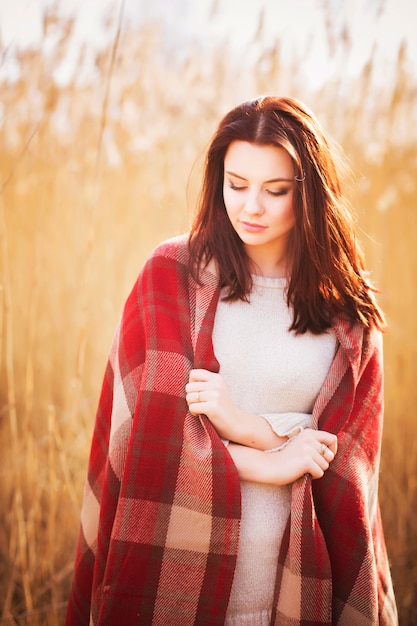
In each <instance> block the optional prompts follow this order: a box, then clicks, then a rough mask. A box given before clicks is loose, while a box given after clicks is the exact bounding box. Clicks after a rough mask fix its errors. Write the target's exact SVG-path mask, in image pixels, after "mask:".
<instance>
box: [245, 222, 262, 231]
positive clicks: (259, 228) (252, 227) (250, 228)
mask: <svg viewBox="0 0 417 626" xmlns="http://www.w3.org/2000/svg"><path fill="white" fill-rule="evenodd" d="M240 224H241V226H242V228H243V229H244V230H246V232H248V233H260V232H262V231H264V230H265V229H266V226H262V224H252V223H251V222H240Z"/></svg>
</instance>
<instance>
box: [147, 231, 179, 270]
mask: <svg viewBox="0 0 417 626" xmlns="http://www.w3.org/2000/svg"><path fill="white" fill-rule="evenodd" d="M188 240H189V234H188V233H184V234H182V235H178V236H176V237H172V238H170V239H166V240H165V241H162V242H161V243H159V244H158V245H157V246H156V248H154V250H153V251H152V252H151V254H150V255H149V257H148V261H147V262H152V261H154V260H156V259H171V260H172V261H176V262H178V263H182V264H188V259H189V252H188Z"/></svg>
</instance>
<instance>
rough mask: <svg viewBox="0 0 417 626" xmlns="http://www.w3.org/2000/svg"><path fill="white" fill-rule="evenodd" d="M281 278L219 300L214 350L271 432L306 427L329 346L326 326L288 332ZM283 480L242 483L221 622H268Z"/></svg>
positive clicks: (239, 395) (243, 404) (233, 390)
mask: <svg viewBox="0 0 417 626" xmlns="http://www.w3.org/2000/svg"><path fill="white" fill-rule="evenodd" d="M285 286H286V280H285V279H282V278H265V277H260V276H255V277H254V288H253V290H252V293H251V298H250V303H249V304H248V303H246V302H241V301H238V302H232V303H226V302H223V301H220V302H219V305H218V307H217V312H216V319H215V324H214V332H213V345H214V352H215V354H216V357H217V359H218V361H219V363H220V373H221V375H222V376H223V378H224V380H225V382H226V384H227V386H228V389H229V392H230V394H231V397H232V399H233V400H234V402H235V403H236V405H237V406H239V407H240V408H241V409H242V410H244V411H248V412H252V413H257V414H261V415H263V416H264V417H265V418H266V419H267V420H268V421H269V423H270V424H271V426H272V427H273V429H274V430H275V432H277V433H278V434H280V435H287V434H289V433H291V432H293V431H294V429H296V428H297V427H300V426H301V427H302V428H305V427H308V426H309V425H310V423H311V413H312V410H313V406H314V402H315V400H316V397H317V395H318V392H319V390H320V388H321V386H322V384H323V382H324V379H325V378H326V375H327V372H328V370H329V367H330V364H331V362H332V360H333V357H334V354H335V351H336V344H337V342H336V338H335V335H334V333H333V332H330V331H329V332H327V333H323V334H322V335H313V334H312V333H305V334H304V335H295V334H294V333H293V332H291V333H290V332H289V331H288V328H289V326H290V324H291V321H292V311H291V310H289V309H288V307H287V304H286V299H285ZM290 489H291V488H290V486H285V487H275V486H273V485H262V484H259V483H250V482H244V481H242V482H241V491H242V519H241V531H240V543H239V552H238V558H237V566H236V572H235V577H234V581H233V586H232V592H231V596H230V601H229V606H228V611H227V616H226V625H227V626H246V625H248V626H249V625H251V626H260V625H262V626H263V625H269V624H270V617H271V606H272V601H273V592H274V583H275V574H276V566H277V558H278V551H279V547H280V543H281V538H282V533H283V531H284V527H285V524H286V521H287V519H288V515H289V510H290Z"/></svg>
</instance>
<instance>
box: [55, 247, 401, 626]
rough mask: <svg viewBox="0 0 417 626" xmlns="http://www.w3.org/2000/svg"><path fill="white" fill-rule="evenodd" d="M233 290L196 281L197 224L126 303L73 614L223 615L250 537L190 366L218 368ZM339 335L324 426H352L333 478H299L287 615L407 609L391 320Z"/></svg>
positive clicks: (100, 427)
mask: <svg viewBox="0 0 417 626" xmlns="http://www.w3.org/2000/svg"><path fill="white" fill-rule="evenodd" d="M218 298H219V289H218V280H217V277H216V274H215V273H213V272H212V271H211V270H210V269H209V268H208V269H207V270H206V271H205V273H204V276H203V284H202V285H201V286H197V285H196V284H195V282H194V281H192V280H191V278H190V276H189V273H188V253H187V243H186V238H185V237H180V238H176V239H173V240H170V241H169V242H165V243H163V244H161V245H160V246H158V248H157V249H156V250H155V251H154V253H153V254H152V255H151V257H150V258H149V260H148V262H147V263H146V264H145V267H144V269H143V270H142V272H141V273H140V275H139V277H138V280H137V282H136V284H135V286H134V288H133V290H132V292H131V294H130V296H129V298H128V300H127V302H126V305H125V308H124V311H123V315H122V319H121V321H120V324H119V326H118V329H117V332H116V335H115V339H114V342H113V346H112V349H111V354H110V357H109V362H108V365H107V369H106V373H105V377H104V382H103V387H102V392H101V396H100V402H99V407H98V411H97V417H96V423H95V429H94V435H93V440H92V447H91V454H90V460H89V467H88V478H87V482H86V487H85V494H84V500H83V505H82V512H81V530H80V535H79V542H78V548H77V554H76V559H75V571H74V576H73V581H72V589H71V595H70V599H69V604H68V611H67V621H66V623H67V626H70V625H74V626H75V625H77V626H78V625H81V624H86V625H87V624H95V625H98V624H100V625H103V626H104V625H105V626H109V625H110V626H111V625H113V626H120V625H121V624H126V625H130V624H144V625H147V624H152V625H161V626H162V625H164V626H165V625H167V624H170V625H171V624H172V625H178V626H188V625H192V624H198V625H200V624H201V625H203V624H207V625H210V624H213V625H214V624H222V623H223V622H224V616H225V612H226V609H227V603H228V597H229V593H230V588H231V584H232V579H233V572H234V566H235V561H236V552H237V547H238V535H239V518H240V488H239V479H238V476H237V473H236V469H235V466H234V464H233V462H232V460H231V458H230V456H229V453H228V452H227V449H226V448H225V447H224V445H223V444H222V442H221V441H220V439H219V437H218V436H217V434H216V432H215V431H214V429H213V427H212V426H211V424H210V422H209V421H208V420H207V418H205V417H204V416H201V417H200V418H196V417H193V416H192V415H191V414H190V413H189V412H188V408H187V403H186V400H185V391H184V388H185V384H186V382H187V381H188V375H189V372H190V370H191V369H192V368H200V367H201V368H205V369H209V370H212V371H217V370H218V363H217V361H216V359H215V356H214V353H213V346H212V341H211V333H212V328H213V322H214V316H215V311H216V306H217V302H218ZM335 331H336V333H337V336H338V339H339V342H340V348H339V350H338V352H337V355H336V357H335V360H334V362H333V364H332V367H331V370H330V372H329V375H328V377H327V379H326V382H325V384H324V386H323V388H322V390H321V392H320V394H319V397H318V399H317V402H316V405H315V409H314V414H313V420H314V423H315V425H316V426H318V427H320V428H323V429H326V430H329V431H331V432H334V433H336V434H337V435H338V437H339V452H338V454H337V456H336V459H335V461H334V462H333V463H332V466H331V468H330V469H329V470H328V471H327V472H326V474H325V476H324V477H323V478H322V479H320V480H317V481H311V480H310V479H309V478H308V477H305V478H303V479H300V480H298V481H297V482H296V483H295V484H294V486H293V491H292V494H293V495H292V508H291V517H290V520H289V523H288V527H287V531H286V533H285V536H284V541H283V544H282V550H281V558H280V565H279V568H278V573H277V585H276V590H277V591H276V608H275V612H274V618H273V622H272V623H275V624H279V625H280V626H282V625H286V624H288V625H290V624H291V625H305V626H307V625H313V624H340V625H345V626H352V625H356V624H357V625H361V626H368V625H371V624H372V625H376V624H381V625H387V626H388V625H389V626H392V625H394V624H396V623H397V618H396V610H395V602H394V596H393V592H392V585H391V579H390V573H389V566H388V561H387V556H386V550H385V543H384V537H383V531H382V526H381V521H380V515H379V508H378V503H377V484H378V465H379V450H380V441H381V427H382V410H383V407H382V366H381V343H380V334H379V333H376V332H375V333H371V334H366V335H365V334H364V333H363V331H362V329H361V328H360V327H359V326H355V327H353V328H349V326H348V325H347V324H346V323H344V322H342V321H340V322H339V323H338V324H337V325H336V326H335Z"/></svg>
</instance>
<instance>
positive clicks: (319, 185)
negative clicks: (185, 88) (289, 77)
mask: <svg viewBox="0 0 417 626" xmlns="http://www.w3.org/2000/svg"><path fill="white" fill-rule="evenodd" d="M233 141H247V142H250V143H253V144H256V145H272V146H277V147H281V148H284V149H285V150H287V152H288V153H289V155H290V156H291V158H292V160H293V163H294V170H295V181H296V189H295V193H294V212H295V218H296V219H295V226H294V229H293V231H292V233H291V238H290V249H289V254H290V255H291V260H292V273H291V278H290V280H289V286H288V291H287V300H288V304H289V305H292V307H293V311H294V316H293V322H292V325H291V327H290V329H291V330H294V331H295V332H296V333H304V332H306V331H307V330H310V331H312V332H313V333H321V332H323V331H325V330H326V329H327V328H329V327H330V326H331V324H332V320H333V318H334V317H335V316H337V315H344V316H346V317H348V318H349V319H351V320H352V321H359V322H361V323H362V324H363V325H364V326H365V327H367V328H370V327H372V326H375V327H377V328H383V327H384V317H383V313H382V312H381V310H380V308H379V307H378V305H377V303H376V301H375V297H374V292H375V289H374V288H373V287H372V285H371V284H370V282H369V280H368V279H367V276H366V273H365V266H364V258H363V254H362V251H361V249H360V247H359V245H358V242H357V240H356V236H355V232H354V221H353V218H352V216H351V213H350V210H349V207H348V206H347V202H346V198H345V197H344V195H343V194H342V191H341V185H340V176H339V173H338V167H337V158H336V155H335V154H334V152H333V150H332V149H331V147H330V141H329V140H328V139H327V138H326V136H325V134H324V132H323V130H322V128H321V126H320V124H319V122H318V121H317V119H316V118H315V116H314V115H313V113H312V112H311V111H310V110H309V109H308V108H307V107H306V106H305V105H304V104H302V103H301V102H300V101H298V100H295V99H293V98H279V97H272V96H266V97H262V98H258V99H256V100H251V101H249V102H245V103H243V104H241V105H239V106H237V107H235V108H234V109H232V110H231V111H230V112H229V113H227V114H226V115H225V117H224V118H223V119H222V120H221V122H220V124H219V126H218V128H217V131H216V133H215V135H214V137H213V139H212V141H211V144H210V146H209V148H208V151H207V156H206V164H205V173H204V179H203V186H202V190H201V196H200V203H199V207H198V210H197V213H196V215H195V218H194V222H193V224H192V228H191V233H190V239H189V249H190V272H191V274H192V276H193V277H194V278H195V280H197V281H199V273H200V269H201V268H202V267H203V266H204V265H205V264H207V263H208V262H209V261H210V260H211V259H214V260H215V261H216V263H217V266H218V271H219V276H220V284H221V286H222V287H227V296H226V299H228V300H237V299H242V300H248V299H249V294H250V291H251V288H252V279H251V264H250V260H249V257H248V256H247V254H246V252H245V249H244V246H243V243H242V241H241V239H240V238H239V236H238V235H237V234H236V231H235V230H234V228H233V226H232V225H231V223H230V220H229V218H228V216H227V213H226V209H225V205H224V201H223V177H224V158H225V155H226V151H227V148H228V147H229V145H230V144H231V143H232V142H233Z"/></svg>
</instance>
